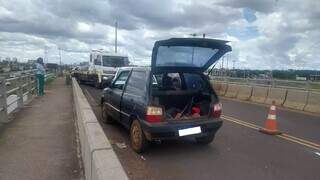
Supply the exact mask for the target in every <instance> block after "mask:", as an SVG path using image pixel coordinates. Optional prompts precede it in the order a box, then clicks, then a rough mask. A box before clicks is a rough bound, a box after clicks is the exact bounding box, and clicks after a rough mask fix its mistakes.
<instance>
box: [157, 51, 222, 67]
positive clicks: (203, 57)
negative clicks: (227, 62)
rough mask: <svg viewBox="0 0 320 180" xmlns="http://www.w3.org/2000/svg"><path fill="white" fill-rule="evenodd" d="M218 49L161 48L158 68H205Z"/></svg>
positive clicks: (158, 53) (158, 54)
mask: <svg viewBox="0 0 320 180" xmlns="http://www.w3.org/2000/svg"><path fill="white" fill-rule="evenodd" d="M217 52H218V49H212V48H205V47H192V46H160V47H159V48H158V52H157V60H156V66H180V67H203V66H204V65H205V64H206V63H207V62H208V61H209V60H210V59H211V57H212V56H214V55H215V54H216V53H217Z"/></svg>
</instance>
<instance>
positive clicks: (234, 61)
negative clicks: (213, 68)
mask: <svg viewBox="0 0 320 180" xmlns="http://www.w3.org/2000/svg"><path fill="white" fill-rule="evenodd" d="M232 62H233V67H232V69H233V70H234V69H235V63H236V60H235V59H234V60H232Z"/></svg>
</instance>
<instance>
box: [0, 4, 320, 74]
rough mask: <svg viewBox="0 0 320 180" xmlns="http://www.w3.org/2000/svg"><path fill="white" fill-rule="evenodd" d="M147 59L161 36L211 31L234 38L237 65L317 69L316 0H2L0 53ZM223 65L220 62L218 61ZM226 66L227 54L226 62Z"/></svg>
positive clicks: (319, 9) (319, 17)
mask: <svg viewBox="0 0 320 180" xmlns="http://www.w3.org/2000/svg"><path fill="white" fill-rule="evenodd" d="M115 21H118V23H119V31H118V40H119V41H118V44H119V51H120V52H121V53H124V54H127V55H128V56H129V58H130V60H131V61H132V62H134V64H147V63H148V62H149V61H150V55H151V49H152V46H153V43H154V42H155V41H156V40H160V39H166V38H170V37H190V35H189V34H191V33H196V34H199V35H201V34H203V33H205V34H206V37H209V38H219V39H226V40H229V41H231V42H230V44H231V45H232V47H233V52H232V53H230V54H229V55H228V57H226V58H225V59H228V60H229V63H228V66H229V68H232V66H233V61H235V66H236V68H251V69H289V68H294V69H320V53H319V48H320V1H318V0H303V1H301V0H242V1H241V0H201V1H200V0H161V1H155V0H90V1H89V0H0V57H1V58H2V59H4V58H5V57H17V58H18V59H19V60H20V61H26V60H27V59H35V58H36V57H39V56H44V51H45V49H47V52H48V62H58V57H59V56H58V55H59V53H58V47H60V48H61V49H63V51H62V59H63V62H64V63H74V62H81V61H87V60H88V57H89V52H90V50H91V49H97V48H103V49H107V50H110V51H113V49H114V47H113V45H114V23H115ZM218 66H220V65H218ZM224 66H226V62H225V64H224Z"/></svg>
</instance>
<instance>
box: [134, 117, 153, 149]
mask: <svg viewBox="0 0 320 180" xmlns="http://www.w3.org/2000/svg"><path fill="white" fill-rule="evenodd" d="M130 140H131V147H132V149H133V150H134V151H135V152H137V153H142V152H144V151H145V150H146V148H147V147H148V144H149V142H148V140H147V138H146V136H145V135H144V133H143V130H142V128H141V125H140V123H139V121H138V120H134V121H133V122H132V124H131V128H130Z"/></svg>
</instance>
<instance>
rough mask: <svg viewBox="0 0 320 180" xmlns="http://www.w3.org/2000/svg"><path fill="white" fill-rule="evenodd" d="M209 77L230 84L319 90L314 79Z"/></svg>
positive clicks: (319, 85)
mask: <svg viewBox="0 0 320 180" xmlns="http://www.w3.org/2000/svg"><path fill="white" fill-rule="evenodd" d="M211 79H212V80H217V81H222V82H227V83H230V84H246V85H256V86H266V87H276V88H285V89H299V90H306V91H320V82H314V81H292V80H279V79H250V78H234V77H226V76H211Z"/></svg>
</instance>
